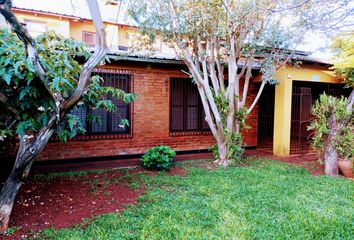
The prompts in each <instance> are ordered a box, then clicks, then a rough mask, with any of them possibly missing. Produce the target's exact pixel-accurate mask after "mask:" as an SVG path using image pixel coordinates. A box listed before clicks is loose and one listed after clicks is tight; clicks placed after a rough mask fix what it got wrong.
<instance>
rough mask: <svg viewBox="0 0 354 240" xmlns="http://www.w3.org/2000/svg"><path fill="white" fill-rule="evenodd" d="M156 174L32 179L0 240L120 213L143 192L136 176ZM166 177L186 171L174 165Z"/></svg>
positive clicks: (132, 171)
mask: <svg viewBox="0 0 354 240" xmlns="http://www.w3.org/2000/svg"><path fill="white" fill-rule="evenodd" d="M157 174H159V173H158V172H156V171H146V170H144V169H142V168H134V169H120V170H113V171H108V172H104V171H103V172H98V173H89V174H87V175H84V176H71V177H70V176H69V177H68V176H57V177H41V178H38V177H32V178H31V179H29V181H28V182H27V183H26V184H24V185H23V187H22V188H21V190H20V192H19V194H18V196H17V198H16V202H15V205H14V209H13V212H12V218H11V222H10V228H11V230H14V234H12V235H11V236H7V237H5V238H4V239H6V240H7V239H11V240H12V239H22V238H26V237H33V236H34V235H36V233H38V232H39V231H40V230H42V229H44V228H55V229H60V228H67V227H70V226H72V225H74V224H78V223H81V222H82V221H83V220H84V219H88V218H92V217H95V216H98V215H101V214H104V213H109V212H119V211H122V210H123V209H124V207H125V206H126V205H127V204H135V203H136V202H137V197H138V196H139V195H141V194H142V193H143V192H144V189H143V188H141V184H140V181H139V176H141V175H157ZM167 174H168V175H185V174H186V172H185V170H184V168H183V166H176V167H174V168H173V169H172V170H171V171H169V172H167Z"/></svg>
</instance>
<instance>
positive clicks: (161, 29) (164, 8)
mask: <svg viewBox="0 0 354 240" xmlns="http://www.w3.org/2000/svg"><path fill="white" fill-rule="evenodd" d="M129 5H130V6H129V8H130V13H131V15H132V16H133V17H134V18H135V20H136V21H137V22H138V23H139V24H140V25H141V27H142V30H143V31H142V32H143V34H146V35H147V36H150V38H151V40H152V41H153V40H154V39H155V38H156V37H159V38H161V39H162V40H163V41H164V42H166V43H168V44H169V45H170V46H172V47H173V48H174V49H175V51H176V54H177V55H178V57H179V58H180V59H181V60H182V61H183V62H184V63H185V64H186V66H188V69H189V74H190V76H191V78H193V80H194V81H195V83H196V85H197V87H198V91H199V94H200V97H201V101H202V104H203V108H204V112H205V115H206V117H205V120H206V122H207V123H208V125H209V127H210V130H211V132H212V134H213V136H214V138H215V140H216V146H217V154H216V156H217V158H216V159H217V160H216V163H217V164H219V165H223V166H227V165H228V164H229V163H230V159H232V158H233V157H234V153H235V151H233V150H232V149H231V148H232V146H234V145H235V144H239V142H240V141H239V140H240V131H241V129H242V127H243V126H244V121H245V118H246V117H247V115H248V114H249V113H250V112H251V111H252V110H253V109H254V107H255V105H256V104H257V101H258V99H259V97H260V95H261V93H262V91H263V89H264V86H265V85H266V84H275V83H277V80H276V79H275V77H274V74H275V72H276V71H277V69H279V68H280V67H281V66H283V65H285V64H286V63H287V62H288V61H289V60H290V59H291V56H292V54H293V52H294V49H295V48H296V46H297V45H298V44H299V43H300V42H301V40H302V38H303V32H304V30H305V29H306V27H307V26H308V24H306V21H305V20H307V16H306V14H305V11H304V10H305V9H308V8H310V7H312V5H311V4H310V3H309V1H285V0H276V1H274V0H262V1H253V0H192V1H190V0H179V1H175V0H156V1H155V0H154V1H152V0H151V1H150V0H146V1H131V2H130V4H129ZM255 67H256V68H259V69H260V70H259V71H260V72H261V73H262V77H261V86H260V88H259V91H258V93H257V94H256V96H255V97H254V98H253V99H249V98H248V90H249V85H250V81H251V78H252V70H253V68H255ZM247 101H250V103H249V104H246V102H247Z"/></svg>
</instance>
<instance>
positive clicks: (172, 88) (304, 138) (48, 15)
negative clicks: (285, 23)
mask: <svg viewBox="0 0 354 240" xmlns="http://www.w3.org/2000/svg"><path fill="white" fill-rule="evenodd" d="M37 2H38V1H37ZM26 6H27V5H26V1H20V0H18V1H15V8H14V11H15V13H16V14H17V17H18V18H19V19H20V20H21V21H22V22H23V23H24V24H26V27H27V29H28V30H29V32H30V33H31V34H33V35H37V34H40V33H41V32H44V31H47V30H54V31H57V32H59V33H60V34H62V35H64V36H66V37H72V38H74V39H77V40H79V41H84V42H86V43H87V44H88V45H89V46H94V44H95V42H94V39H95V35H94V30H93V29H94V28H93V24H92V22H91V21H90V19H89V18H86V17H83V16H81V15H75V14H68V13H66V12H65V11H66V10H60V11H59V10H58V11H56V10H55V9H45V10H43V9H42V8H41V6H32V7H33V8H31V9H29V8H27V7H26ZM109 7H110V8H116V7H117V6H109ZM111 10H112V9H111ZM105 15H106V14H105ZM105 25H106V29H107V36H108V37H107V39H108V41H110V42H109V44H108V45H109V46H110V49H111V55H116V54H117V53H118V52H122V51H126V50H128V49H129V45H130V41H131V40H132V36H134V34H136V32H137V27H135V26H131V25H129V24H128V23H122V22H120V21H119V20H117V21H111V20H109V19H108V20H107V19H105ZM157 45H158V47H159V50H160V54H157V55H155V56H153V57H150V58H141V57H137V56H135V55H126V56H125V57H120V58H117V59H116V60H115V61H112V62H111V63H110V64H109V65H105V66H104V67H102V68H100V69H97V70H96V72H95V74H99V75H101V76H102V77H103V78H104V79H105V84H109V85H112V86H116V87H120V88H122V89H124V90H126V91H129V92H135V93H137V94H139V97H138V98H137V100H136V101H135V102H134V103H131V104H130V105H125V104H123V103H122V102H120V101H117V100H114V99H113V100H114V103H115V104H116V105H117V106H118V111H117V112H115V113H107V112H105V111H103V110H99V109H98V110H93V111H91V112H88V110H87V109H85V108H84V107H79V108H77V109H75V110H74V113H75V114H77V115H78V116H80V117H81V118H82V119H83V120H84V119H85V118H86V117H87V116H88V115H89V114H90V115H96V116H99V118H100V119H101V122H100V123H97V122H92V123H86V129H87V134H86V135H83V136H78V137H76V138H74V139H72V140H70V141H68V142H67V143H60V142H58V141H55V140H53V141H51V142H50V143H49V144H48V145H47V147H46V148H45V150H44V151H43V153H42V154H41V155H40V158H39V160H64V159H65V160H67V159H79V158H107V157H110V158H114V157H118V156H125V155H136V154H141V153H143V152H144V151H145V150H146V149H148V148H151V147H153V146H156V145H169V146H171V147H172V148H174V149H175V150H177V151H206V150H207V149H209V148H210V147H211V145H213V144H214V139H213V136H212V135H211V133H210V132H209V131H208V127H207V124H206V122H205V120H204V116H203V109H202V106H201V103H200V100H199V95H198V92H197V88H196V86H195V85H194V84H193V83H192V82H191V79H190V78H189V77H188V76H187V75H186V74H184V73H183V72H182V70H187V69H186V66H184V65H183V63H182V62H181V61H179V60H176V59H175V58H174V57H171V55H170V54H169V53H171V52H172V50H171V49H169V48H168V47H167V46H165V45H163V44H162V43H158V44H157ZM300 55H301V57H302V60H303V64H302V66H301V68H293V67H290V66H286V67H283V68H281V69H279V71H278V72H277V78H278V79H279V81H280V84H279V85H277V86H276V87H274V86H268V87H266V88H265V90H264V94H263V95H262V97H261V99H260V101H259V103H258V104H257V106H256V107H255V108H254V110H253V111H252V113H251V114H250V115H249V116H248V120H247V124H248V125H249V126H250V127H251V128H250V129H248V130H245V131H244V133H243V136H244V143H245V146H246V147H253V148H256V147H258V148H262V149H265V150H268V151H272V152H273V153H274V154H275V155H280V156H286V155H289V154H294V153H302V152H304V151H307V147H304V146H308V136H309V133H308V132H307V130H306V126H307V125H306V124H308V120H309V119H310V108H311V104H312V102H313V101H314V100H315V99H316V98H317V97H318V95H319V94H320V93H322V92H323V91H326V92H328V93H335V94H341V85H340V84H339V81H340V80H339V79H337V78H336V77H335V75H334V74H333V72H331V71H329V70H328V67H329V66H330V64H329V63H327V62H324V61H321V60H318V59H312V58H310V57H308V56H307V55H306V54H305V53H300ZM253 76H254V77H253V80H252V83H250V89H249V96H248V99H247V103H248V104H251V100H252V99H253V98H254V97H255V95H256V94H257V91H258V87H259V85H260V83H259V81H258V79H259V71H258V70H257V69H256V68H255V69H254V70H253ZM241 89H242V87H241ZM123 118H124V119H128V120H129V123H130V125H129V127H122V126H119V120H120V119H123ZM83 122H85V121H83Z"/></svg>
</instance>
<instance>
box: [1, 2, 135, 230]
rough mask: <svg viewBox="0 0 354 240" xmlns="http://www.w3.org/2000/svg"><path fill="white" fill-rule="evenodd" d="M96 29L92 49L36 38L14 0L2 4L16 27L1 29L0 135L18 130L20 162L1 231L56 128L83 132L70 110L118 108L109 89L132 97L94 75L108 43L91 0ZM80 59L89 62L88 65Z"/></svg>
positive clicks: (4, 197)
mask: <svg viewBox="0 0 354 240" xmlns="http://www.w3.org/2000/svg"><path fill="white" fill-rule="evenodd" d="M87 4H88V7H89V9H90V13H91V16H92V20H93V23H94V25H95V28H96V33H97V42H98V44H97V46H96V49H95V51H94V53H93V54H91V53H90V51H89V50H88V48H86V47H85V46H84V45H83V44H82V43H79V42H76V41H74V40H72V39H65V38H63V37H61V36H59V35H57V34H55V33H46V34H43V35H41V36H39V37H38V38H36V39H32V38H31V36H30V35H29V34H28V32H27V31H26V29H25V28H24V27H23V26H22V25H21V23H20V22H19V21H18V20H17V19H16V17H15V15H14V14H13V12H12V11H11V7H12V2H11V1H10V0H7V1H5V3H4V4H1V5H0V13H1V14H2V15H3V16H4V17H5V19H6V21H7V22H8V23H9V24H10V26H11V28H12V32H10V31H8V30H7V29H2V30H0V39H1V43H0V75H1V79H0V105H1V109H3V108H5V109H6V110H5V113H3V112H2V113H1V115H2V116H3V115H6V116H9V115H10V117H6V118H1V117H0V121H1V122H0V138H1V139H2V140H3V139H4V138H6V137H9V136H11V135H12V136H13V135H17V136H18V140H19V147H18V151H17V156H16V161H15V165H14V167H13V169H12V171H11V173H10V176H9V177H8V179H7V180H6V182H5V184H4V186H3V187H2V190H1V193H0V234H1V233H4V232H5V231H6V229H7V227H8V223H9V217H10V214H11V211H12V207H13V203H14V200H15V196H16V194H17V192H18V190H19V188H20V187H21V185H22V183H23V182H24V181H25V179H26V178H27V176H28V174H29V171H30V168H31V165H32V163H33V161H34V160H35V159H36V157H37V156H38V155H39V154H40V153H41V152H42V150H43V149H44V147H45V146H46V144H47V143H48V141H49V139H50V138H51V137H52V135H53V134H54V132H55V131H57V133H58V136H59V138H60V139H62V140H64V141H66V140H67V139H68V138H70V137H74V136H75V135H76V134H78V133H82V132H84V129H83V128H82V125H81V122H80V120H79V119H78V118H77V117H76V116H75V115H72V114H70V111H71V110H72V109H73V108H74V107H75V106H76V105H77V104H78V103H79V102H80V103H85V104H86V105H87V106H88V107H91V108H100V107H102V108H105V109H107V110H109V111H112V110H114V109H115V106H114V104H113V103H112V101H110V100H106V99H105V95H107V94H111V95H112V96H114V97H117V98H120V99H123V100H125V102H126V103H129V102H130V101H131V100H133V99H134V97H135V96H134V95H133V94H126V93H125V92H124V91H122V90H119V89H115V88H112V87H102V86H101V81H102V79H101V78H100V77H98V76H95V77H92V78H91V73H92V71H93V69H94V68H95V67H96V66H97V65H98V64H100V63H102V60H103V59H104V57H105V55H106V53H107V51H108V49H107V46H106V38H105V29H104V25H103V22H102V17H101V14H100V11H99V6H98V4H97V2H96V0H87ZM81 62H85V64H84V65H82V64H81Z"/></svg>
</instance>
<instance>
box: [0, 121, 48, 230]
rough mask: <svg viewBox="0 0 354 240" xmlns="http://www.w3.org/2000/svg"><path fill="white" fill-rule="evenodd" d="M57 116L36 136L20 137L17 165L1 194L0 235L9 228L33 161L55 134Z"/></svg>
mask: <svg viewBox="0 0 354 240" xmlns="http://www.w3.org/2000/svg"><path fill="white" fill-rule="evenodd" d="M54 124H55V116H53V117H52V119H51V120H50V121H49V123H48V125H47V126H45V127H43V128H42V129H41V130H40V131H39V133H38V134H37V135H36V136H33V135H31V136H29V135H24V136H22V137H20V146H19V149H18V152H17V156H16V161H15V165H14V167H13V169H12V171H11V173H10V176H9V177H8V178H7V180H6V182H5V184H4V186H3V188H2V190H1V193H0V234H4V233H5V232H6V230H7V228H8V225H9V220H10V215H11V211H12V208H13V205H14V202H15V197H16V195H17V193H18V190H19V189H20V187H21V185H22V184H23V182H24V181H25V180H26V178H27V177H28V174H29V172H30V169H31V166H32V164H33V161H34V160H35V159H36V158H37V156H38V155H39V154H40V153H41V152H42V150H43V149H44V147H45V146H46V145H47V143H48V141H49V139H50V138H51V136H52V135H53V133H54Z"/></svg>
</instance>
